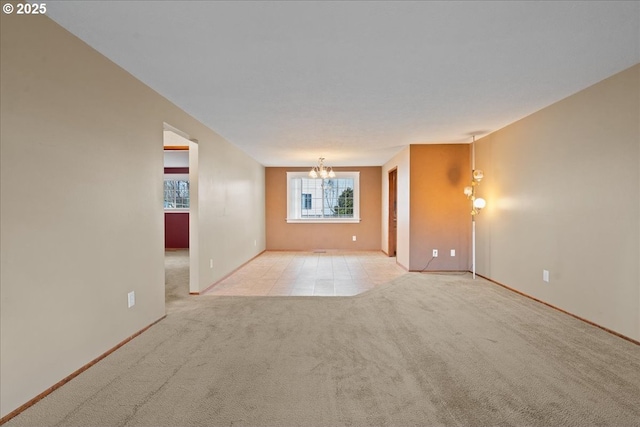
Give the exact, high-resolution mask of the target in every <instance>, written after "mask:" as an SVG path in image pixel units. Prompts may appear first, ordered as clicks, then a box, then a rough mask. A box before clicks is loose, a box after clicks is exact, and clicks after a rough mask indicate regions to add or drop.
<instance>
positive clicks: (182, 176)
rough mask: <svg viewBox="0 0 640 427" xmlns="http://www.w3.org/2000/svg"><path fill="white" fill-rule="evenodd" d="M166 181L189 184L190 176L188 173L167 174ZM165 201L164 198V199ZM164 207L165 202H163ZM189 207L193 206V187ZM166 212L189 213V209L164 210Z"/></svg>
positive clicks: (165, 175)
mask: <svg viewBox="0 0 640 427" xmlns="http://www.w3.org/2000/svg"><path fill="white" fill-rule="evenodd" d="M164 180H165V181H187V182H189V174H187V173H166V174H164ZM163 200H164V197H163ZM163 205H164V201H163ZM189 206H191V186H189ZM164 211H165V212H168V213H174V212H189V208H167V207H165V208H164Z"/></svg>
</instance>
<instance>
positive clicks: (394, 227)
mask: <svg viewBox="0 0 640 427" xmlns="http://www.w3.org/2000/svg"><path fill="white" fill-rule="evenodd" d="M388 216H389V227H388V229H389V237H388V239H387V242H388V245H387V246H388V247H387V255H389V256H390V257H395V256H396V255H397V250H398V168H397V167H395V168H393V169H391V170H389V215H388Z"/></svg>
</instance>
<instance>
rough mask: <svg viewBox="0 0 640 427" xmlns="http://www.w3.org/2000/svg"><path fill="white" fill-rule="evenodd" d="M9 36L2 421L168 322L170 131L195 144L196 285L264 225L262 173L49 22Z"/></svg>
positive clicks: (254, 240)
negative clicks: (166, 142) (166, 169)
mask: <svg viewBox="0 0 640 427" xmlns="http://www.w3.org/2000/svg"><path fill="white" fill-rule="evenodd" d="M0 27H1V37H0V41H1V48H0V53H1V60H0V66H1V72H0V75H1V89H0V90H1V93H2V96H1V97H0V98H1V123H0V131H1V143H0V144H1V145H0V150H1V156H0V157H1V168H0V171H1V179H0V183H1V189H0V197H1V203H0V209H1V214H0V242H1V250H0V258H1V263H0V274H1V277H0V316H1V317H0V336H1V338H2V345H1V349H0V374H1V378H2V381H1V382H0V383H1V385H0V416H4V415H6V414H7V413H9V412H11V411H12V410H14V409H15V408H16V407H18V406H20V405H22V404H23V403H25V402H27V401H28V400H30V399H31V398H33V397H35V396H36V395H37V394H39V393H41V392H42V391H44V390H46V389H47V388H48V387H50V386H52V385H54V384H55V383H57V382H58V381H60V380H61V379H63V378H64V377H66V376H67V375H69V374H70V373H72V372H74V371H75V370H77V369H78V368H80V367H81V366H83V365H84V364H86V363H87V362H89V361H91V360H93V359H94V358H96V357H98V356H99V355H101V354H102V353H104V352H105V351H107V350H109V349H110V348H112V347H113V346H115V345H117V344H118V343H119V342H121V341H123V340H124V339H125V338H127V337H129V336H131V335H132V334H134V333H135V332H137V331H139V330H140V329H142V328H144V327H145V326H147V325H149V324H151V323H152V322H154V321H155V320H157V319H159V318H161V317H162V316H163V315H164V313H165V307H164V267H163V265H164V264H163V255H164V249H163V208H162V179H163V123H164V122H166V123H169V124H170V125H172V126H174V127H176V128H177V129H180V130H182V131H184V132H185V133H187V134H188V135H190V136H191V137H193V138H196V139H198V140H199V144H198V148H199V153H200V155H199V157H200V167H199V178H200V190H199V194H198V195H199V216H200V218H201V219H202V221H201V223H200V224H199V232H198V244H199V254H200V255H199V270H198V271H199V274H200V278H199V283H198V284H197V286H195V287H197V288H199V289H203V288H205V287H206V286H208V285H209V284H211V283H212V282H213V281H215V280H216V279H217V278H220V277H222V276H224V275H225V274H227V273H229V272H231V271H233V269H235V268H236V267H238V266H239V265H241V264H242V263H244V262H245V261H247V260H248V259H250V258H251V257H252V256H254V255H255V254H258V253H259V252H260V251H262V250H263V249H264V247H265V240H264V223H265V221H264V168H263V167H262V166H261V165H259V164H258V163H256V162H255V161H253V160H252V159H250V158H248V157H247V156H246V155H244V154H243V153H242V152H241V151H240V150H238V149H237V148H235V147H233V146H231V145H230V144H228V143H227V142H225V141H224V140H223V139H222V138H221V137H220V136H218V135H217V134H215V133H214V132H213V131H211V130H210V129H208V128H206V127H205V126H203V125H202V124H200V123H199V122H197V121H196V120H194V119H193V118H191V117H190V116H188V115H187V114H185V113H184V112H183V111H181V110H180V109H178V108H177V107H176V106H174V105H173V104H171V103H170V102H168V101H167V100H166V99H164V98H162V97H161V96H159V95H158V94H157V93H155V92H153V91H152V90H151V89H149V88H148V87H146V86H145V85H143V84H142V83H140V82H139V81H137V80H136V79H135V78H133V77H132V76H131V75H130V74H128V73H126V72H125V71H123V70H122V69H120V68H119V67H117V66H116V65H114V64H113V63H111V62H110V61H109V60H107V59H106V58H104V57H103V56H101V55H100V54H98V53H97V52H95V51H94V50H92V49H91V48H89V47H88V46H87V45H85V44H84V43H82V42H81V41H79V40H78V39H77V38H75V37H74V36H72V35H70V34H69V33H67V32H66V31H65V30H63V29H62V28H61V27H59V26H58V25H57V24H55V23H54V22H53V21H51V20H49V19H48V18H46V17H44V16H30V17H27V18H25V17H20V16H16V15H6V14H2V16H1V25H0ZM210 259H213V260H214V268H209V260H210ZM129 291H135V294H136V305H135V306H134V307H133V308H131V309H128V308H127V293H128V292H129Z"/></svg>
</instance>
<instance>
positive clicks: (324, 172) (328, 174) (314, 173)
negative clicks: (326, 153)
mask: <svg viewBox="0 0 640 427" xmlns="http://www.w3.org/2000/svg"><path fill="white" fill-rule="evenodd" d="M309 176H310V177H311V178H317V177H320V178H322V179H325V178H335V177H336V173H335V172H334V171H333V169H332V168H331V167H325V166H324V157H320V159H319V160H318V166H314V167H312V168H311V170H310V171H309Z"/></svg>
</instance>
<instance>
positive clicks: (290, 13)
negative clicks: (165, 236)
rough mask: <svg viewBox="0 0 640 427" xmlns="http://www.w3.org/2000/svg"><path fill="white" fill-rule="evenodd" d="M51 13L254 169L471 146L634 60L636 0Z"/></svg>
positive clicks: (638, 46)
mask: <svg viewBox="0 0 640 427" xmlns="http://www.w3.org/2000/svg"><path fill="white" fill-rule="evenodd" d="M47 14H48V15H49V17H51V18H52V19H53V20H54V21H56V22H58V23H59V24H60V25H62V26H63V27H65V28H66V29H68V30H69V31H70V32H72V33H73V34H75V35H76V36H78V37H79V38H80V39H82V40H84V41H85V42H86V43H88V44H89V45H91V46H92V47H94V48H95V49H96V50H98V51H99V52H101V53H102V54H103V55H105V56H107V57H108V58H110V59H111V60H112V61H114V62H115V63H117V64H118V65H120V66H121V67H123V68H124V69H126V70H127V71H129V72H130V73H131V74H133V75H134V76H135V77H137V78H138V79H140V80H141V81H143V82H144V83H146V84H147V85H149V86H150V87H151V88H153V89H154V90H156V91H157V92H159V93H160V94H162V95H163V96H165V97H166V98H168V99H169V100H171V101H172V102H173V103H175V104H176V105H178V106H179V107H180V108H182V109H183V110H185V111H187V112H188V113H189V114H191V115H192V116H194V117H195V118H197V119H198V120H200V121H202V122H203V123H204V124H206V125H207V126H209V127H210V128H212V129H213V130H214V131H216V132H217V133H219V134H220V135H222V136H223V137H224V138H226V139H227V140H228V141H229V142H231V143H232V144H234V145H236V146H238V147H239V148H241V149H242V150H244V151H245V152H247V153H248V154H249V155H251V156H252V157H253V158H255V159H256V160H257V161H259V162H260V163H262V164H264V165H265V166H296V165H300V166H302V165H304V166H307V165H310V164H313V163H314V162H315V161H316V160H317V158H318V157H320V156H324V157H326V158H327V160H326V162H327V164H330V165H336V166H340V165H351V166H364V165H381V164H383V163H384V162H386V161H387V160H389V158H391V157H392V156H393V155H394V154H395V153H396V152H398V151H399V150H400V149H401V148H402V147H404V146H406V145H408V144H422V143H464V142H470V141H471V137H470V135H471V134H472V133H476V134H484V133H488V132H492V131H495V130H498V129H500V128H501V127H503V126H505V125H507V124H509V123H512V122H514V121H516V120H518V119H520V118H522V117H525V116H527V115H529V114H531V113H533V112H535V111H537V110H539V109H541V108H544V107H545V106H547V105H550V104H552V103H554V102H556V101H558V100H560V99H562V98H565V97H567V96H569V95H571V94H573V93H575V92H578V91H580V90H582V89H584V88H586V87H588V86H590V85H592V84H594V83H597V82H598V81H600V80H602V79H604V78H606V77H609V76H611V75H612V74H615V73H617V72H619V71H622V70H623V69H625V68H628V67H630V66H632V65H634V64H636V63H638V62H640V2H637V1H628V2H614V1H606V2H597V1H580V2H570V1H561V2H551V1H532V2H507V1H496V2H487V1H475V2H471V1H463V2H436V1H424V2H408V1H407V2H405V1H389V2H383V1H376V2H366V1H354V2H349V1H343V2H334V1H330V2H306V1H305V2H296V1H283V2H269V1H261V2H249V1H235V2H223V1H48V2H47ZM193 136H194V137H196V138H197V135H193Z"/></svg>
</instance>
